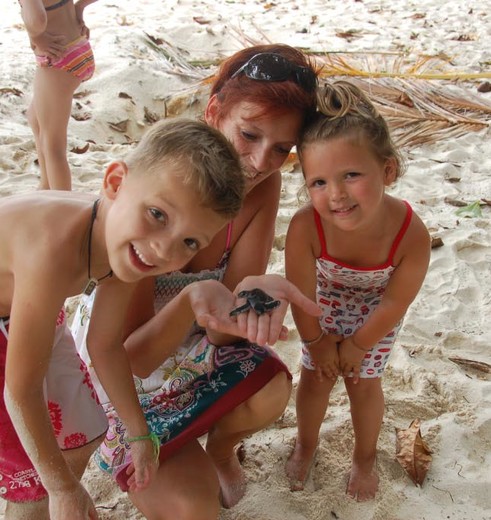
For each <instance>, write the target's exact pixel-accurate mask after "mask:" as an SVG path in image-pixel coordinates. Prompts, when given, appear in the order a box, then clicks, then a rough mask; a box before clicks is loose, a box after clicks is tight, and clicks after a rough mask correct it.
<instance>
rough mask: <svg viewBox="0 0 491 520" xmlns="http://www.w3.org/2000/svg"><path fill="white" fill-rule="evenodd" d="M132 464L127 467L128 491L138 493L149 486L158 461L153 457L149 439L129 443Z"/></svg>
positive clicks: (153, 450)
mask: <svg viewBox="0 0 491 520" xmlns="http://www.w3.org/2000/svg"><path fill="white" fill-rule="evenodd" d="M130 446H131V459H132V463H131V464H130V465H129V466H128V469H127V470H126V474H127V475H130V477H129V478H128V487H129V489H130V491H132V492H135V491H140V490H142V489H144V488H146V487H147V486H148V484H150V481H151V480H152V478H153V477H154V476H155V475H156V473H157V470H158V467H159V461H158V459H157V458H156V457H155V448H154V445H153V442H152V440H151V439H144V440H137V441H134V442H131V444H130Z"/></svg>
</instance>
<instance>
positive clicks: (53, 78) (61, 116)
mask: <svg viewBox="0 0 491 520" xmlns="http://www.w3.org/2000/svg"><path fill="white" fill-rule="evenodd" d="M80 83H81V82H80V80H79V79H78V78H76V77H75V76H73V75H72V74H70V73H68V72H65V71H63V70H59V69H55V68H46V67H38V68H37V69H36V73H35V76H34V96H33V100H32V106H31V107H30V112H29V113H28V117H29V121H30V123H31V126H32V128H33V132H34V135H35V136H36V132H38V137H37V138H36V147H37V149H38V154H39V160H40V165H41V187H46V186H45V185H46V183H47V185H48V187H49V188H50V189H52V190H70V189H71V186H72V175H71V171H70V167H69V166H68V161H67V156H66V153H67V151H66V148H67V127H68V121H69V119H70V113H71V110H72V99H73V93H74V92H75V90H76V89H77V87H78V86H79V85H80ZM43 168H44V172H43Z"/></svg>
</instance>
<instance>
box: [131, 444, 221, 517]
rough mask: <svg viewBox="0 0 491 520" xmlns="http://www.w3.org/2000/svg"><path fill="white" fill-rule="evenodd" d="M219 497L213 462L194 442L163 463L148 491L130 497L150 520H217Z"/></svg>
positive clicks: (132, 494)
mask: <svg viewBox="0 0 491 520" xmlns="http://www.w3.org/2000/svg"><path fill="white" fill-rule="evenodd" d="M218 494H219V485H218V480H217V476H216V472H215V468H214V466H213V463H212V462H211V460H210V458H209V457H208V455H207V454H206V453H205V451H204V450H203V448H202V447H201V446H200V444H199V442H198V441H197V440H194V441H191V442H190V443H188V444H186V445H185V446H184V447H183V448H181V449H180V450H179V451H178V452H177V453H175V454H174V455H172V456H170V457H169V458H167V459H166V460H165V461H164V462H161V464H160V467H159V469H158V472H157V475H156V476H155V478H154V479H153V480H152V483H151V484H150V486H149V487H148V488H146V489H144V490H142V491H139V492H138V493H131V492H130V493H129V497H130V499H131V501H132V502H133V504H134V505H135V507H136V508H138V510H139V511H141V513H142V514H143V515H144V516H145V518H147V519H148V520H176V519H177V518H178V519H179V520H196V519H199V520H216V519H217V518H218V514H219V511H220V502H219V500H218Z"/></svg>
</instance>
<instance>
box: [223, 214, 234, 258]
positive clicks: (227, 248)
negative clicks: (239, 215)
mask: <svg viewBox="0 0 491 520" xmlns="http://www.w3.org/2000/svg"><path fill="white" fill-rule="evenodd" d="M233 224H234V222H233V220H231V221H230V222H229V223H228V226H227V242H226V243H225V252H227V251H230V244H231V243H232V228H233V227H234V226H233Z"/></svg>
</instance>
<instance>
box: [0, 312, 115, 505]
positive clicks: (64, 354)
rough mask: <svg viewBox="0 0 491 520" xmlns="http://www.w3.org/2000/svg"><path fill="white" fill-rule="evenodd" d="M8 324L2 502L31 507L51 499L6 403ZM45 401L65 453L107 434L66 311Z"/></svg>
mask: <svg viewBox="0 0 491 520" xmlns="http://www.w3.org/2000/svg"><path fill="white" fill-rule="evenodd" d="M8 327H9V320H8V318H0V497H2V498H4V499H6V500H9V501H11V502H31V501H37V500H41V499H42V498H44V497H46V496H47V493H46V490H45V489H44V488H43V486H42V484H41V481H40V478H39V475H38V474H37V472H36V470H35V469H34V467H33V465H32V463H31V461H30V460H29V457H28V456H27V454H26V452H25V451H24V449H23V447H22V445H21V443H20V440H19V438H18V436H17V433H16V432H15V429H14V426H13V424H12V422H11V420H10V416H9V414H8V412H7V410H6V407H5V402H4V398H3V393H4V386H5V364H6V358H7V350H8ZM43 390H44V397H45V401H46V404H47V407H48V412H49V415H50V418H51V424H52V426H53V430H54V433H55V436H56V440H57V442H58V445H59V447H60V449H61V450H70V449H74V448H80V447H82V446H85V445H86V444H88V443H90V442H91V441H93V440H94V439H96V438H97V437H99V436H101V435H102V434H103V433H104V432H105V431H106V430H107V418H106V414H105V413H104V410H103V408H102V406H101V405H100V403H99V400H98V398H97V394H96V392H95V390H94V387H93V385H92V382H91V379H90V376H89V373H88V371H87V368H86V366H85V364H84V363H83V361H82V360H81V359H80V357H79V356H78V354H77V351H76V349H75V344H74V340H73V337H72V335H71V334H70V331H69V330H68V327H67V325H66V321H65V312H64V310H62V311H60V314H59V315H58V321H57V327H56V332H55V338H54V345H53V350H52V356H51V360H50V364H49V367H48V371H47V373H46V378H45V381H44V389H43Z"/></svg>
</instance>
